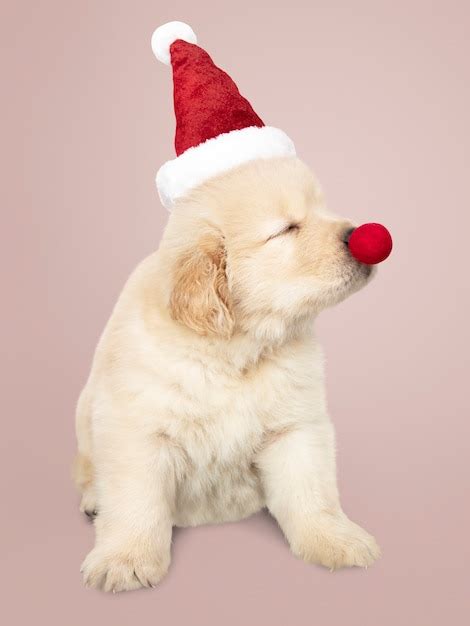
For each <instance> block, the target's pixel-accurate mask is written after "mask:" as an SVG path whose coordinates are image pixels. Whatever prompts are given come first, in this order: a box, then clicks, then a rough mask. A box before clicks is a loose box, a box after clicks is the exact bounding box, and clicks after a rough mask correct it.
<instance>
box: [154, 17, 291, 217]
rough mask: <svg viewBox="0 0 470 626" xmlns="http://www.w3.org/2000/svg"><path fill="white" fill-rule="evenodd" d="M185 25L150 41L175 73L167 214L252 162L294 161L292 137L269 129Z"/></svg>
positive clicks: (164, 194) (160, 183)
mask: <svg viewBox="0 0 470 626" xmlns="http://www.w3.org/2000/svg"><path fill="white" fill-rule="evenodd" d="M196 42H197V39H196V35H195V34H194V32H193V30H192V29H191V27H190V26H188V25H187V24H184V23H183V22H169V23H168V24H164V25H163V26H160V27H159V28H157V30H156V31H155V32H154V33H153V36H152V50H153V52H154V54H155V56H156V57H157V59H158V60H159V61H161V62H162V63H165V64H166V65H170V64H171V66H172V68H173V85H174V92H173V96H174V106H175V116H176V135H175V149H176V154H177V158H176V159H173V160H172V161H168V162H167V163H165V164H164V165H163V166H162V167H161V168H160V170H159V171H158V174H157V180H156V182H157V189H158V193H159V194H160V199H161V201H162V203H163V205H164V206H165V207H166V208H167V209H171V208H172V206H173V204H174V203H175V202H176V201H177V200H178V199H179V198H182V197H184V196H185V195H186V194H187V193H189V192H190V191H191V189H194V188H195V187H197V186H199V185H201V184H202V183H204V182H205V181H207V180H209V179H211V178H213V177H214V176H218V175H219V174H222V173H223V172H226V171H228V170H230V169H232V168H235V167H238V166H239V165H241V164H243V163H246V162H247V161H251V160H253V159H269V158H276V157H285V156H295V148H294V144H293V143H292V141H291V140H290V139H289V137H288V136H287V135H286V134H285V133H284V132H283V131H282V130H279V129H278V128H273V127H271V126H265V124H264V122H263V121H262V120H261V118H260V117H259V116H258V115H257V114H256V113H255V111H254V110H253V108H252V106H251V104H250V103H249V102H248V100H246V98H244V97H243V96H242V95H241V94H240V92H239V91H238V88H237V86H236V85H235V83H234V82H233V80H232V79H231V78H230V76H229V75H228V74H226V73H225V72H224V71H223V70H221V69H220V68H218V67H217V66H216V65H215V64H214V62H213V61H212V59H211V57H210V56H209V55H208V54H207V52H205V50H203V49H202V48H200V47H199V46H197V45H196Z"/></svg>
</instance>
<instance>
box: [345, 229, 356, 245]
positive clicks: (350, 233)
mask: <svg viewBox="0 0 470 626" xmlns="http://www.w3.org/2000/svg"><path fill="white" fill-rule="evenodd" d="M355 230H356V229H355V228H354V227H353V228H348V230H346V231H345V232H344V234H343V237H342V241H343V242H344V243H345V244H346V245H348V243H349V240H350V239H351V235H352V234H353V232H354V231H355Z"/></svg>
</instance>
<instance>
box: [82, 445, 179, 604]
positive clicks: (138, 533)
mask: <svg viewBox="0 0 470 626" xmlns="http://www.w3.org/2000/svg"><path fill="white" fill-rule="evenodd" d="M98 447H99V443H98ZM97 452H99V453H98V454H96V458H97V459H99V461H98V462H97V463H96V468H95V471H96V484H97V492H98V501H99V504H98V516H97V518H96V520H95V528H96V543H95V547H94V548H93V550H92V551H91V552H90V553H89V554H88V556H87V557H86V559H85V561H84V562H83V565H82V571H83V577H84V582H85V584H86V585H87V586H90V587H96V588H99V589H103V590H104V591H113V592H115V591H126V590H130V589H137V588H139V587H153V586H155V585H156V584H157V583H158V582H159V580H161V578H162V577H163V576H164V575H165V573H166V572H167V569H168V566H169V564H170V546H171V533H172V510H173V506H174V493H175V484H174V471H173V459H172V450H171V446H169V445H168V444H167V442H165V441H164V440H161V441H159V440H158V437H153V438H152V437H149V438H148V439H147V440H144V438H143V437H141V438H137V437H136V436H134V437H132V436H126V437H122V438H121V439H120V441H119V442H118V441H110V440H107V441H106V443H105V445H103V446H102V449H101V450H98V451H97Z"/></svg>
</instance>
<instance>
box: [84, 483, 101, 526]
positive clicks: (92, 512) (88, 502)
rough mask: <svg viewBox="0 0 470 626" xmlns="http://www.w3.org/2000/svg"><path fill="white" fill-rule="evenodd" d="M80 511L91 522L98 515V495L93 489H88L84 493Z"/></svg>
mask: <svg viewBox="0 0 470 626" xmlns="http://www.w3.org/2000/svg"><path fill="white" fill-rule="evenodd" d="M80 511H81V512H82V513H85V515H87V516H88V517H89V518H90V519H91V520H93V519H94V518H95V517H96V516H97V515H98V505H97V502H96V494H95V490H94V489H93V488H91V487H90V488H87V489H85V491H84V492H83V495H82V499H81V501H80Z"/></svg>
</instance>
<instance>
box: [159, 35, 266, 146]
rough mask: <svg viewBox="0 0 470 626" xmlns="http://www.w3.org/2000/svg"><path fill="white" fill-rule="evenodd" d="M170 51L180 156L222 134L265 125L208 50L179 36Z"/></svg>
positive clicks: (176, 135) (177, 141)
mask: <svg viewBox="0 0 470 626" xmlns="http://www.w3.org/2000/svg"><path fill="white" fill-rule="evenodd" d="M170 54H171V65H172V67H173V85H174V93H173V97H174V105H175V115H176V134H175V149H176V154H177V155H178V156H179V155H180V154H181V153H183V152H184V151H185V150H187V149H188V148H191V147H193V146H198V145H199V144H200V143H202V142H203V141H206V140H207V139H212V138H213V137H217V136H218V135H220V134H222V133H228V132H230V131H231V130H239V129H241V128H247V127H249V126H258V127H261V126H264V123H263V121H262V120H261V118H260V117H258V115H257V114H256V113H255V111H254V110H253V108H252V106H251V104H250V103H249V102H248V100H247V99H246V98H244V97H243V96H242V95H240V92H239V91H238V88H237V86H236V85H235V83H234V82H233V80H232V79H231V78H230V76H229V75H228V74H226V73H225V72H224V71H223V70H221V69H220V68H218V67H217V66H216V65H214V62H213V61H212V59H211V57H210V56H209V55H208V54H207V52H206V51H205V50H203V49H202V48H200V47H199V46H197V45H195V44H191V43H188V42H186V41H183V40H181V39H178V40H177V41H175V42H173V44H172V45H171V47H170Z"/></svg>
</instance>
